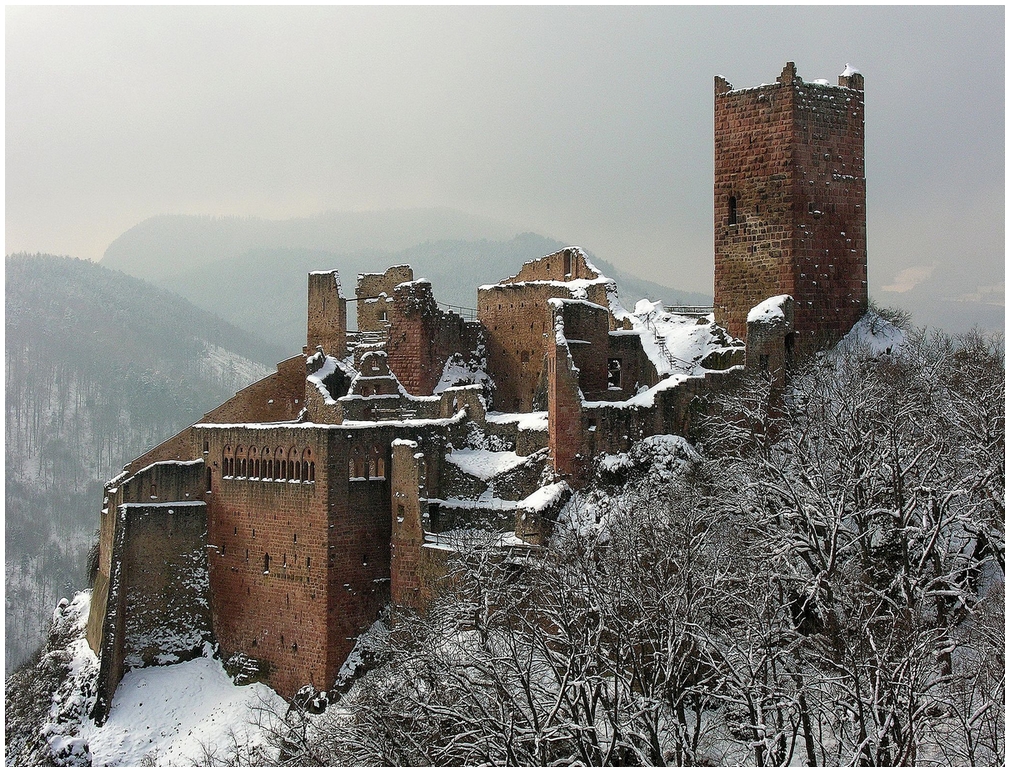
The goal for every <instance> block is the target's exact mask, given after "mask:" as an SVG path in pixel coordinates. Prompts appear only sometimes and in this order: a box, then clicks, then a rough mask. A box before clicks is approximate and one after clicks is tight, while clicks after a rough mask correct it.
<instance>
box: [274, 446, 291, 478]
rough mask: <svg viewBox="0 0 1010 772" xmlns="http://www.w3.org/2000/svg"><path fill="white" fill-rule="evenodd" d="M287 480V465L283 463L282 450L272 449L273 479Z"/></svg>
mask: <svg viewBox="0 0 1010 772" xmlns="http://www.w3.org/2000/svg"><path fill="white" fill-rule="evenodd" d="M287 478H288V468H287V464H285V463H284V449H283V448H275V449H274V479H277V480H286V479H287Z"/></svg>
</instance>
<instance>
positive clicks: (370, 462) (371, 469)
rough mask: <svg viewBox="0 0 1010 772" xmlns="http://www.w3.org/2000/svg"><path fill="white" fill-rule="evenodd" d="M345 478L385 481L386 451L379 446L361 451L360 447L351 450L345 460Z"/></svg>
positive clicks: (355, 446) (356, 446)
mask: <svg viewBox="0 0 1010 772" xmlns="http://www.w3.org/2000/svg"><path fill="white" fill-rule="evenodd" d="M347 476H348V477H349V478H350V479H351V480H355V481H360V480H385V479H386V451H385V449H384V448H382V447H381V446H380V445H373V446H372V447H371V448H370V449H368V450H367V451H366V450H363V449H362V448H361V446H360V445H354V446H353V447H352V448H351V456H350V458H348V459H347Z"/></svg>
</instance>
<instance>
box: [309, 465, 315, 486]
mask: <svg viewBox="0 0 1010 772" xmlns="http://www.w3.org/2000/svg"><path fill="white" fill-rule="evenodd" d="M315 481H316V462H315V461H309V482H315Z"/></svg>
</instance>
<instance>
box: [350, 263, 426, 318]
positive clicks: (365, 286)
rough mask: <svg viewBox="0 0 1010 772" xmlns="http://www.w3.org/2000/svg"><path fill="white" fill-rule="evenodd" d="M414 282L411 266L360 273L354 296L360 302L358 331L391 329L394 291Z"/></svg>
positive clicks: (398, 266) (396, 266) (397, 266)
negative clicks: (405, 283) (401, 285)
mask: <svg viewBox="0 0 1010 772" xmlns="http://www.w3.org/2000/svg"><path fill="white" fill-rule="evenodd" d="M413 280H414V271H413V269H412V268H411V267H410V266H409V265H394V266H391V267H390V268H387V269H386V271H385V272H384V273H359V274H358V284H357V286H356V287H355V290H354V295H355V297H356V298H357V300H358V331H359V332H384V331H385V330H386V328H387V327H389V322H390V313H391V311H392V306H393V289H394V288H395V287H396V285H397V284H402V283H403V282H405V281H413Z"/></svg>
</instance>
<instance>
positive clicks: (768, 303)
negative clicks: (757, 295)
mask: <svg viewBox="0 0 1010 772" xmlns="http://www.w3.org/2000/svg"><path fill="white" fill-rule="evenodd" d="M791 299H792V296H791V295H775V296H774V297H770V298H768V299H767V300H762V301H761V302H760V303H758V304H757V305H756V306H754V308H752V309H751V310H750V311H748V312H747V324H754V323H762V324H771V323H773V322H778V321H785V318H786V312H785V309H784V308H783V306H785V304H786V301H787V300H791Z"/></svg>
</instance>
